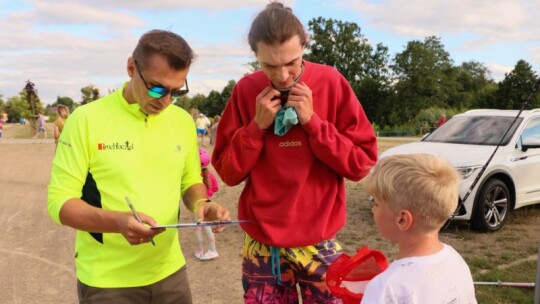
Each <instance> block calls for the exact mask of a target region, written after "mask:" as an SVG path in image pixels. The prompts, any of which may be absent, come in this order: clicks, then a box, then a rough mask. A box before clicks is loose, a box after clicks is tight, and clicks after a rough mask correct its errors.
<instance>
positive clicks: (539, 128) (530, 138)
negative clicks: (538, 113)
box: [521, 117, 540, 143]
mask: <svg viewBox="0 0 540 304" xmlns="http://www.w3.org/2000/svg"><path fill="white" fill-rule="evenodd" d="M524 140H526V141H527V142H529V143H540V117H534V118H533V119H531V120H529V121H528V122H527V124H526V125H525V128H524V129H523V132H522V133H521V141H524Z"/></svg>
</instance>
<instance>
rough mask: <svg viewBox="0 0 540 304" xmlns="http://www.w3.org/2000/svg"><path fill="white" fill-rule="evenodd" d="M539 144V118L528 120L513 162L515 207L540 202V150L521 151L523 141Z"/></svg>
mask: <svg viewBox="0 0 540 304" xmlns="http://www.w3.org/2000/svg"><path fill="white" fill-rule="evenodd" d="M527 140H529V141H531V140H533V141H536V142H540V116H537V117H532V118H530V119H529V120H528V121H527V122H526V123H525V127H524V129H523V131H522V132H521V138H520V140H519V144H518V149H520V150H518V151H516V152H517V153H516V157H515V158H514V159H513V161H514V162H515V164H516V168H517V170H516V172H517V181H516V186H517V189H516V190H517V202H516V207H520V206H523V205H529V204H533V203H538V202H540V178H539V177H540V148H536V149H528V150H527V151H525V152H522V151H521V143H522V142H523V141H527Z"/></svg>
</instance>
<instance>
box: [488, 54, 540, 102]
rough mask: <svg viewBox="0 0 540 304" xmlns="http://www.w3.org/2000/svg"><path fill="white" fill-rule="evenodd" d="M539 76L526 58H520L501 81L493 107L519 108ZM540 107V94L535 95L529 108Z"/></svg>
mask: <svg viewBox="0 0 540 304" xmlns="http://www.w3.org/2000/svg"><path fill="white" fill-rule="evenodd" d="M537 78H538V76H537V75H536V73H534V71H533V70H532V67H531V65H530V64H529V63H527V62H526V61H525V60H519V61H518V62H517V64H516V65H515V67H514V69H513V70H512V71H511V72H510V73H508V74H505V77H504V80H503V81H501V82H500V83H499V86H498V88H499V90H498V92H497V93H496V94H495V96H496V97H495V99H494V100H493V104H492V107H494V108H496V109H519V108H521V105H522V104H523V102H524V101H525V100H527V98H528V96H529V95H530V93H531V91H532V89H533V87H534V85H535V84H536V80H537ZM539 107H540V94H537V95H536V96H534V98H533V99H532V101H531V102H530V103H529V104H528V106H527V109H533V108H539Z"/></svg>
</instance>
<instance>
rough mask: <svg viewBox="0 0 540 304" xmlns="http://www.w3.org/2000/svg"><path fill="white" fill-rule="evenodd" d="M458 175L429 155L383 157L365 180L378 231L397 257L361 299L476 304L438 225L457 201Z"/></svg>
mask: <svg viewBox="0 0 540 304" xmlns="http://www.w3.org/2000/svg"><path fill="white" fill-rule="evenodd" d="M459 183H460V176H459V175H458V173H457V172H456V171H455V170H454V169H453V168H452V167H451V166H450V165H449V164H448V163H447V162H446V161H445V160H443V159H441V158H439V157H436V156H433V155H429V154H408V155H395V156H390V157H386V158H384V159H382V160H381V161H380V162H379V163H378V164H377V165H376V166H375V167H374V169H373V171H372V173H371V174H369V175H368V177H367V178H366V179H365V187H366V191H367V192H368V193H369V194H370V195H371V196H372V197H373V207H372V209H371V211H372V212H373V218H374V220H375V225H376V226H377V229H378V230H379V233H380V234H381V235H382V236H383V237H384V238H386V239H388V240H390V241H392V242H396V243H397V244H398V246H399V252H398V258H397V260H395V261H394V262H393V263H392V264H391V265H390V266H389V267H388V269H387V270H385V271H384V272H383V273H381V274H379V275H378V276H376V277H375V278H374V279H373V280H371V281H370V283H369V284H368V285H367V287H366V290H365V292H364V297H363V299H362V303H377V304H379V303H408V304H413V303H419V304H420V303H476V298H475V294H474V285H473V280H472V276H471V272H470V270H469V267H468V266H467V264H466V263H465V261H464V260H463V258H462V257H461V256H460V255H459V253H457V252H456V251H455V250H454V249H453V248H452V247H451V246H449V245H447V244H444V243H442V242H441V241H440V240H439V229H440V228H441V227H442V225H443V224H444V223H445V222H446V220H448V218H449V217H450V215H451V214H452V213H453V212H454V210H455V209H456V207H457V202H458V187H459Z"/></svg>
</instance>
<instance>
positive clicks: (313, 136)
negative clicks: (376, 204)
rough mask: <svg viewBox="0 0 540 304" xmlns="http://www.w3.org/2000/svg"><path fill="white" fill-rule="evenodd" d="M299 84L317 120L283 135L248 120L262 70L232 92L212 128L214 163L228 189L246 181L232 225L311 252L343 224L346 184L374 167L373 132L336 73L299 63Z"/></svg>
mask: <svg viewBox="0 0 540 304" xmlns="http://www.w3.org/2000/svg"><path fill="white" fill-rule="evenodd" d="M304 64H305V70H304V74H303V75H302V78H301V79H300V82H304V83H305V84H306V85H307V86H308V87H309V88H310V89H311V91H312V92H313V108H314V111H315V114H314V115H313V116H312V118H311V120H310V121H309V122H308V123H307V124H305V125H303V126H301V125H300V124H298V125H296V126H293V127H292V128H291V129H290V130H289V132H287V134H285V135H284V136H282V137H281V136H278V135H275V134H274V133H273V130H274V126H273V125H272V126H271V127H270V128H268V129H266V130H261V129H260V128H259V127H258V126H257V124H256V123H255V122H253V118H254V117H255V106H256V101H255V100H256V97H257V95H258V94H259V93H260V92H261V91H262V90H263V89H264V88H265V87H267V86H269V85H270V80H269V79H268V78H267V77H266V76H265V75H264V73H263V72H262V71H257V72H254V73H253V74H251V75H248V76H245V77H244V78H242V79H241V80H240V81H239V82H238V83H237V84H236V86H235V87H234V89H233V92H232V95H231V98H230V99H229V101H228V103H227V106H226V107H225V111H224V113H223V115H222V117H221V120H220V123H219V127H218V129H217V137H216V145H215V147H214V152H213V154H212V164H213V165H214V168H215V169H216V171H217V172H218V174H219V176H220V177H221V179H222V180H223V181H224V182H225V183H226V184H227V185H230V186H233V185H237V184H239V183H241V182H242V181H245V186H244V189H243V191H242V194H241V196H240V201H239V204H238V218H239V219H247V220H251V222H250V223H245V224H242V228H243V229H244V230H245V231H246V232H247V233H248V234H249V235H250V236H251V237H252V238H254V239H255V240H257V241H259V242H261V243H263V244H266V245H271V246H277V247H285V248H287V247H301V246H307V245H313V244H316V243H319V242H321V241H323V240H326V239H331V238H333V237H335V235H336V233H337V232H338V230H339V229H341V227H343V226H344V225H345V219H346V208H345V184H344V178H347V179H350V180H354V181H358V180H360V179H361V178H362V177H364V176H365V175H366V174H367V173H368V172H369V170H370V168H371V167H372V166H373V165H374V164H375V162H376V160H377V143H376V137H375V133H374V132H373V129H372V127H371V124H370V122H369V121H368V119H367V118H366V116H365V114H364V110H363V109H362V106H361V105H360V102H359V101H358V99H357V98H356V96H355V95H354V92H353V90H352V89H351V87H350V86H349V83H348V82H347V80H346V79H345V78H344V77H343V76H342V75H341V74H340V73H339V72H338V71H337V70H335V69H334V68H332V67H329V66H324V65H319V64H315V63H311V62H307V61H304Z"/></svg>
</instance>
